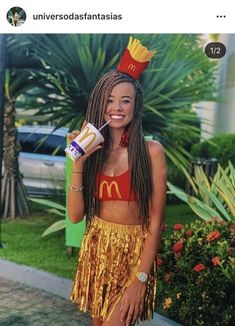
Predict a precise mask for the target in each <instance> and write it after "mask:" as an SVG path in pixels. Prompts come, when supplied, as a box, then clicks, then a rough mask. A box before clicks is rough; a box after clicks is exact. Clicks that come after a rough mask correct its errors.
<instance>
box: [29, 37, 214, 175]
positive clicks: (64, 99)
mask: <svg viewBox="0 0 235 326" xmlns="http://www.w3.org/2000/svg"><path fill="white" fill-rule="evenodd" d="M135 37H137V38H139V39H140V40H141V41H142V43H143V44H144V45H146V46H148V47H149V48H150V49H157V52H158V53H157V55H156V56H155V57H154V58H153V60H152V62H151V64H150V67H149V68H148V69H147V70H146V72H145V73H144V74H143V76H142V78H141V80H140V82H141V84H142V85H143V88H144V89H145V103H144V105H145V117H144V120H143V128H144V131H145V133H147V134H152V135H153V136H154V138H155V139H158V140H160V141H161V142H162V143H163V145H164V146H165V148H166V154H167V156H168V157H169V158H170V159H171V160H172V161H173V162H174V164H176V165H178V166H179V164H180V163H181V164H183V166H184V167H182V168H183V169H184V171H185V173H187V172H186V169H185V167H186V166H187V162H188V159H189V157H190V155H189V153H188V152H187V151H186V150H184V148H183V147H182V146H181V145H180V144H178V143H177V141H176V139H175V134H176V133H178V134H184V133H186V132H187V135H188V134H190V135H199V132H200V130H199V128H198V127H197V126H196V125H197V121H198V119H197V117H196V116H195V114H192V111H191V110H192V105H193V104H194V103H197V102H199V101H206V100H210V101H211V100H215V91H216V90H215V72H216V68H217V67H216V64H215V63H214V62H212V61H210V60H209V59H208V58H207V57H206V56H205V55H204V50H203V44H202V41H201V40H200V36H199V35H170V34H169V35H165V34H164V35H135ZM29 40H30V42H32V43H33V44H34V51H35V52H34V55H35V56H36V58H37V59H39V60H40V61H41V63H42V64H43V66H44V71H43V72H42V74H41V76H42V78H45V77H46V78H47V83H46V84H45V83H43V85H41V86H40V85H39V88H38V95H40V94H41V96H43V93H44V92H45V93H46V94H50V95H49V96H48V95H47V97H44V104H43V106H42V105H40V111H41V112H44V113H51V114H52V117H51V119H53V120H55V121H56V122H57V123H56V125H57V126H58V127H59V126H61V125H67V126H68V127H69V128H70V129H75V128H77V127H79V126H80V124H81V122H82V120H83V119H84V115H85V111H86V108H87V101H88V97H89V95H90V93H91V90H92V88H93V87H94V85H95V83H96V82H97V80H98V78H99V77H100V76H101V75H102V74H103V73H105V72H106V71H108V70H109V69H111V68H115V67H117V64H118V61H119V58H120V55H121V53H122V51H123V50H124V48H125V47H126V44H127V41H128V36H127V35H111V34H108V35H106V34H102V35H98V34H95V35H87V34H86V35H75V34H73V35H38V36H37V37H35V35H34V36H29ZM41 112H40V114H41Z"/></svg>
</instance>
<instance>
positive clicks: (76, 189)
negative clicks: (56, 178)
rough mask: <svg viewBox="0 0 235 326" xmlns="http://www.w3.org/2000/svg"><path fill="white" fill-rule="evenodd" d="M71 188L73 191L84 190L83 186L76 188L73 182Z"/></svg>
mask: <svg viewBox="0 0 235 326" xmlns="http://www.w3.org/2000/svg"><path fill="white" fill-rule="evenodd" d="M69 189H70V190H71V191H74V192H78V191H82V190H83V186H82V187H80V188H75V187H73V186H71V184H69Z"/></svg>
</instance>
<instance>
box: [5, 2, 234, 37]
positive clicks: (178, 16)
mask: <svg viewBox="0 0 235 326" xmlns="http://www.w3.org/2000/svg"><path fill="white" fill-rule="evenodd" d="M16 7H17V8H19V7H20V8H22V9H23V12H24V15H22V12H20V14H19V12H17V14H19V15H17V14H16V15H15V17H13V14H14V8H16ZM11 8H13V10H10V9H11ZM17 10H18V9H17ZM17 10H16V11H17ZM25 17H26V18H25ZM234 22H235V1H234V0H223V1H221V0H220V1H219V0H194V1H192V0H162V1H157V0H145V1H142V2H141V1H138V0H135V1H133V0H125V1H124V0H116V1H115V2H114V1H110V0H99V1H95V0H84V1H79V0H66V1H64V2H59V1H48V0H41V1H37V2H36V1H32V0H22V1H19V0H18V1H13V0H4V1H2V3H1V10H0V26H1V27H0V33H235V23H234Z"/></svg>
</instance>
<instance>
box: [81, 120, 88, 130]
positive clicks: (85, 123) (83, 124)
mask: <svg viewBox="0 0 235 326" xmlns="http://www.w3.org/2000/svg"><path fill="white" fill-rule="evenodd" d="M86 125H87V121H86V120H84V121H83V123H82V128H81V129H83V128H85V127H86Z"/></svg>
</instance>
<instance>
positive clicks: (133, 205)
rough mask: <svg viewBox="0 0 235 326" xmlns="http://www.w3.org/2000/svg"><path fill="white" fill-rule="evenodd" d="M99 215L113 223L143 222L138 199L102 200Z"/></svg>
mask: <svg viewBox="0 0 235 326" xmlns="http://www.w3.org/2000/svg"><path fill="white" fill-rule="evenodd" d="M99 217H100V218H102V219H103V220H105V221H108V222H112V223H118V224H126V225H138V224H141V218H140V214H139V207H138V204H137V202H136V201H130V202H128V201H120V200H109V201H100V209H99Z"/></svg>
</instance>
